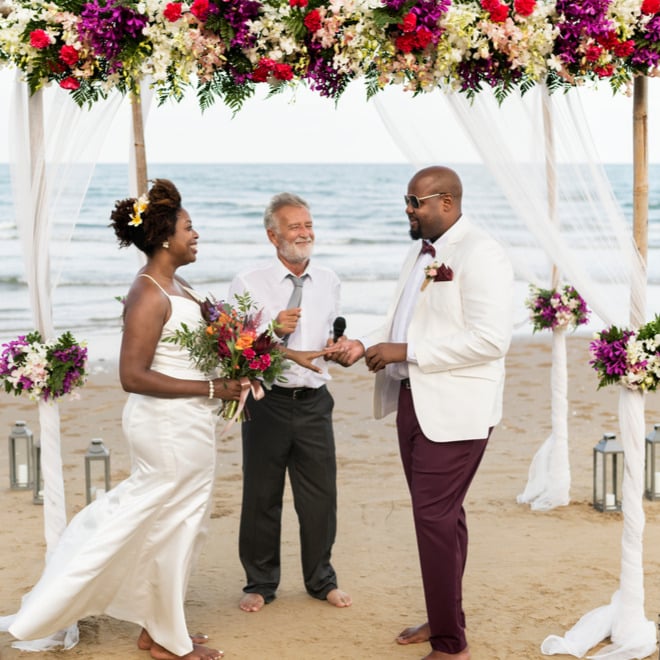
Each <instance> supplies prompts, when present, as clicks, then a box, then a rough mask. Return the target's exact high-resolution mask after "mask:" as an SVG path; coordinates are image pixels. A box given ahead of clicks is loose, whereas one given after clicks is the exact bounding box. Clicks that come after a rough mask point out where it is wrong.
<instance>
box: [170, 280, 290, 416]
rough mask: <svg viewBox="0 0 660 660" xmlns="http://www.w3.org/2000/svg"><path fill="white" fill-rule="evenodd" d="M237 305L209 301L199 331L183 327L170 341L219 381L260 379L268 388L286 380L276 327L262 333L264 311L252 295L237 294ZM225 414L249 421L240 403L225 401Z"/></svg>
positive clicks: (203, 311)
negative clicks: (260, 328) (256, 306)
mask: <svg viewBox="0 0 660 660" xmlns="http://www.w3.org/2000/svg"><path fill="white" fill-rule="evenodd" d="M235 298H236V306H235V307H232V306H231V305H230V304H229V303H226V302H223V301H217V300H215V299H212V298H207V299H206V300H205V301H204V302H203V303H202V317H203V319H202V320H201V321H200V323H199V325H198V326H197V327H196V328H189V327H188V326H187V325H186V324H182V325H181V329H180V330H177V331H176V333H175V335H174V336H173V337H172V338H170V339H169V341H172V342H175V343H177V344H179V345H180V346H183V347H184V348H186V349H188V353H189V354H190V358H191V359H192V361H193V363H194V364H195V366H196V367H197V368H198V369H199V370H200V371H203V372H204V373H207V374H217V377H219V378H238V379H241V378H246V379H248V380H259V381H261V383H263V385H264V387H265V388H266V389H270V387H271V386H272V384H273V383H274V382H275V381H285V380H286V379H285V378H284V377H283V375H282V373H283V371H284V369H285V368H286V366H287V362H286V360H285V358H284V353H283V352H282V351H281V350H280V344H279V343H278V342H276V341H274V327H273V324H272V323H271V324H269V326H268V327H267V328H266V330H264V331H263V332H261V333H258V328H259V325H260V323H261V310H259V311H255V303H254V301H253V300H252V298H251V296H250V294H249V293H245V294H244V295H242V296H240V295H236V296H235ZM221 414H222V416H223V417H224V418H225V419H228V420H229V419H234V418H237V421H243V420H244V419H245V416H244V413H243V408H242V407H241V406H240V402H239V401H225V402H224V403H223V406H222V410H221Z"/></svg>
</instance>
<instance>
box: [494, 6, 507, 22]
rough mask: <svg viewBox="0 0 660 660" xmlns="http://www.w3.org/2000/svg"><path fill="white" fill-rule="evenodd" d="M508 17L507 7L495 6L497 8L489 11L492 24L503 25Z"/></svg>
mask: <svg viewBox="0 0 660 660" xmlns="http://www.w3.org/2000/svg"><path fill="white" fill-rule="evenodd" d="M508 15H509V8H508V7H507V5H497V7H494V8H493V9H491V10H490V18H491V20H492V21H493V23H504V21H506V19H507V16H508Z"/></svg>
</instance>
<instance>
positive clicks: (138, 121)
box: [131, 89, 147, 197]
mask: <svg viewBox="0 0 660 660" xmlns="http://www.w3.org/2000/svg"><path fill="white" fill-rule="evenodd" d="M131 110H132V115H133V149H134V152H135V183H136V186H137V194H138V197H139V196H140V195H144V194H146V192H147V152H146V147H145V143H144V121H143V118H142V97H141V94H140V91H139V89H137V90H135V91H133V92H132V93H131Z"/></svg>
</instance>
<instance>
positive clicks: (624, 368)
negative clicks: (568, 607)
mask: <svg viewBox="0 0 660 660" xmlns="http://www.w3.org/2000/svg"><path fill="white" fill-rule="evenodd" d="M589 350H590V352H591V355H592V359H591V360H590V361H589V364H590V365H591V366H592V367H593V368H594V369H595V371H596V373H597V374H598V389H600V388H601V387H605V386H606V385H617V384H618V385H623V386H624V387H626V388H628V389H630V390H642V391H643V392H646V391H655V390H656V389H657V388H658V384H659V383H660V316H658V315H656V317H655V318H654V319H653V321H649V322H648V323H647V324H646V325H643V326H642V327H641V328H639V330H637V331H634V330H629V329H626V328H618V327H617V326H615V325H612V326H609V327H608V328H605V329H604V330H601V331H600V332H598V333H596V335H595V337H594V340H593V341H592V342H591V343H590V344H589Z"/></svg>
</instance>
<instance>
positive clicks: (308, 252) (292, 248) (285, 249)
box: [280, 240, 314, 264]
mask: <svg viewBox="0 0 660 660" xmlns="http://www.w3.org/2000/svg"><path fill="white" fill-rule="evenodd" d="M313 249H314V241H313V240H310V241H305V242H304V243H301V242H293V243H289V242H288V241H282V243H281V245H280V254H281V255H282V257H284V259H286V261H288V262H289V263H291V264H302V263H304V262H305V261H308V260H309V258H310V257H311V256H312V250H313Z"/></svg>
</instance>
